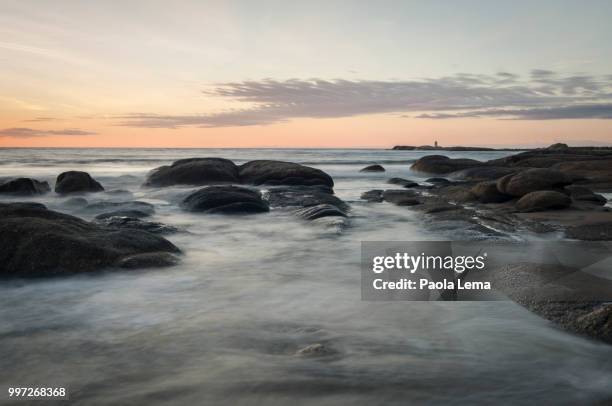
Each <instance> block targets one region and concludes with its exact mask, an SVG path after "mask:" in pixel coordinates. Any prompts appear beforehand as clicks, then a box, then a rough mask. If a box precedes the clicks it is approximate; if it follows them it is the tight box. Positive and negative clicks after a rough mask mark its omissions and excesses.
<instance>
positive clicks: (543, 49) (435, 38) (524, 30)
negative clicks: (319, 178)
mask: <svg viewBox="0 0 612 406" xmlns="http://www.w3.org/2000/svg"><path fill="white" fill-rule="evenodd" d="M610 21H612V2H610V1H595V0H593V1H562V0H556V1H545V0H541V1H537V2H534V1H513V2H498V1H496V2H491V1H467V0H466V1H461V2H457V1H427V2H423V1H414V2H413V1H385V0H379V1H376V2H372V1H357V0H353V1H334V0H327V1H308V2H306V1H301V2H297V1H295V2H287V1H257V2H254V1H172V2H168V1H129V0H123V1H113V0H109V1H104V2H101V1H100V2H93V1H92V2H84V1H62V0H58V1H46V0H40V1H31V0H18V1H13V0H0V147H13V146H19V147H38V146H45V147H308V148H316V147H343V148H346V147H355V148H361V147H376V148H389V147H392V146H393V145H426V144H433V142H434V141H438V143H439V144H440V145H443V146H444V145H449V146H450V145H481V146H538V145H548V144H551V143H554V142H567V143H569V144H571V145H612V43H611V41H610V40H611V39H612V24H610Z"/></svg>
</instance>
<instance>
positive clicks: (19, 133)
mask: <svg viewBox="0 0 612 406" xmlns="http://www.w3.org/2000/svg"><path fill="white" fill-rule="evenodd" d="M95 134H97V133H95V132H93V131H85V130H79V129H78V128H65V129H63V130H37V129H34V128H24V127H15V128H5V129H3V130H0V137H7V138H35V137H49V136H52V135H74V136H82V135H95Z"/></svg>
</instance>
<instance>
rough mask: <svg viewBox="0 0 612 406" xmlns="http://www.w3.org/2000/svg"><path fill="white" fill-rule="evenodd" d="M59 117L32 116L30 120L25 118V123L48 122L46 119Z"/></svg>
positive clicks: (51, 119)
mask: <svg viewBox="0 0 612 406" xmlns="http://www.w3.org/2000/svg"><path fill="white" fill-rule="evenodd" d="M56 120H57V118H55V117H34V118H30V119H28V120H23V122H24V123H41V122H46V121H56Z"/></svg>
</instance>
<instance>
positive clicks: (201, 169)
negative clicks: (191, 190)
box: [145, 158, 240, 186]
mask: <svg viewBox="0 0 612 406" xmlns="http://www.w3.org/2000/svg"><path fill="white" fill-rule="evenodd" d="M227 183H240V179H239V177H238V167H237V166H236V165H235V164H234V163H233V162H232V161H230V160H229V159H224V158H188V159H180V160H178V161H175V162H174V163H173V164H172V165H169V166H161V167H159V168H156V169H154V170H153V171H152V172H151V173H149V175H148V176H147V180H146V181H145V185H146V186H172V185H218V184H227Z"/></svg>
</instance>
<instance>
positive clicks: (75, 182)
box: [55, 171, 104, 195]
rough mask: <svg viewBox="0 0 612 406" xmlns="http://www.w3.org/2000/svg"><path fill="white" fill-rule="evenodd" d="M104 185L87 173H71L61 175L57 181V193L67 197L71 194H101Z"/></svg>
mask: <svg viewBox="0 0 612 406" xmlns="http://www.w3.org/2000/svg"><path fill="white" fill-rule="evenodd" d="M103 190H104V188H103V187H102V185H101V184H100V183H99V182H98V181H96V180H95V179H94V178H92V177H91V175H89V174H88V173H87V172H80V171H69V172H63V173H61V174H59V176H58V177H57V180H56V181H55V192H56V193H59V194H62V195H65V194H69V193H91V192H101V191H103Z"/></svg>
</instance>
